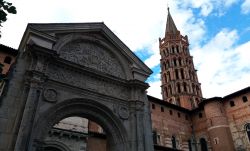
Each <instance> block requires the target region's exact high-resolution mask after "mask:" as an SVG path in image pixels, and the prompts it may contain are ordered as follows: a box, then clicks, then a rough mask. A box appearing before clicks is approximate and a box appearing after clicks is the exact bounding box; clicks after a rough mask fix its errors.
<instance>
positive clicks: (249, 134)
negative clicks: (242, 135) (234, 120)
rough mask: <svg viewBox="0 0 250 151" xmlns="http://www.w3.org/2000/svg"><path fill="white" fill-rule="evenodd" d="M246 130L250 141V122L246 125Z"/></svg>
mask: <svg viewBox="0 0 250 151" xmlns="http://www.w3.org/2000/svg"><path fill="white" fill-rule="evenodd" d="M245 130H246V135H247V138H248V140H249V141H250V123H247V124H246V125H245Z"/></svg>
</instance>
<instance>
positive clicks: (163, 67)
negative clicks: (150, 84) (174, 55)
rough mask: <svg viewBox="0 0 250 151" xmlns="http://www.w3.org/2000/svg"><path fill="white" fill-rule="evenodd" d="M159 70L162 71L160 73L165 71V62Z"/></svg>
mask: <svg viewBox="0 0 250 151" xmlns="http://www.w3.org/2000/svg"><path fill="white" fill-rule="evenodd" d="M161 69H162V71H165V70H166V63H165V62H163V64H162V67H161Z"/></svg>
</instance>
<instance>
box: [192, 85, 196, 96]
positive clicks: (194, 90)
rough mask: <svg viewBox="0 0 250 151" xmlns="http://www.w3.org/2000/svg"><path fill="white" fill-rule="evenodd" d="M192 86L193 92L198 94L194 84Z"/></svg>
mask: <svg viewBox="0 0 250 151" xmlns="http://www.w3.org/2000/svg"><path fill="white" fill-rule="evenodd" d="M192 88H193V93H194V94H197V92H196V89H195V86H194V84H193V85H192Z"/></svg>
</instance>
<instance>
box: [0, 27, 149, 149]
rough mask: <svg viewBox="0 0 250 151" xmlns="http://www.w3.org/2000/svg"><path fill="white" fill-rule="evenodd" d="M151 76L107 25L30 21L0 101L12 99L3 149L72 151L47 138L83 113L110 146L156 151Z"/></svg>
mask: <svg viewBox="0 0 250 151" xmlns="http://www.w3.org/2000/svg"><path fill="white" fill-rule="evenodd" d="M150 74H151V70H150V69H149V68H148V67H147V66H146V65H145V64H144V63H143V62H142V61H140V60H139V59H138V58H137V57H136V56H135V55H134V54H133V53H132V52H131V51H130V50H129V48H127V47H126V45H124V44H123V43H122V41H120V40H119V39H118V38H117V37H116V36H115V35H114V34H113V33H112V32H111V31H110V30H109V29H108V28H107V27H106V26H105V25H104V24H103V23H78V24H29V25H28V27H27V29H26V31H25V33H24V36H23V39H22V41H21V44H20V47H19V57H18V59H17V63H16V65H15V67H14V70H13V74H12V75H13V77H12V79H11V80H10V83H9V89H8V90H9V91H8V94H7V95H6V97H5V98H4V99H3V103H5V102H8V104H15V105H14V106H13V107H12V108H11V109H10V112H11V110H12V111H13V114H14V113H15V116H13V115H12V116H10V117H15V118H13V121H12V123H13V124H12V125H11V126H12V127H13V131H12V132H11V133H10V136H9V138H10V139H9V140H8V143H6V144H4V145H5V146H4V148H5V149H6V150H11V149H12V150H15V151H38V150H53V149H57V150H67V147H63V146H61V148H60V144H58V146H57V144H53V143H52V145H51V144H48V143H46V141H45V139H44V138H45V137H46V135H47V133H48V131H49V130H50V129H51V127H52V126H53V125H54V124H55V123H57V122H58V121H60V120H62V119H64V118H67V117H70V116H79V117H84V118H88V119H90V120H93V121H95V122H97V123H98V124H100V125H101V126H102V128H103V129H104V130H105V132H106V134H107V137H108V139H109V150H111V151H152V150H153V145H152V131H151V123H150V113H149V105H148V101H147V97H146V91H145V90H146V89H147V88H148V85H147V84H146V83H145V80H146V79H147V77H148V76H149V75H150ZM11 90H12V91H11ZM10 119H11V118H10ZM0 124H2V123H0ZM15 134H16V135H15ZM0 137H1V136H0Z"/></svg>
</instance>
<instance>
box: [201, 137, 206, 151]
mask: <svg viewBox="0 0 250 151" xmlns="http://www.w3.org/2000/svg"><path fill="white" fill-rule="evenodd" d="M200 144H201V151H208V150H207V141H206V140H205V138H201V139H200Z"/></svg>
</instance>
